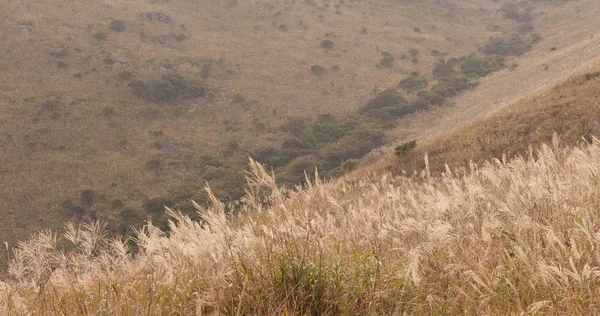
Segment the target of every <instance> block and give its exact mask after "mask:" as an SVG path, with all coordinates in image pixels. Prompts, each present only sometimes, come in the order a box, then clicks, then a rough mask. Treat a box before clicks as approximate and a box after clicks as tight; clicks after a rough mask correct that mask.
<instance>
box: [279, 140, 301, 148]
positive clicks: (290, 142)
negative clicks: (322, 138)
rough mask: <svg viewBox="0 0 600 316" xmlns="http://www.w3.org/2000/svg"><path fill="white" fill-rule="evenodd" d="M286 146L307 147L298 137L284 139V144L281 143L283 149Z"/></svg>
mask: <svg viewBox="0 0 600 316" xmlns="http://www.w3.org/2000/svg"><path fill="white" fill-rule="evenodd" d="M286 148H296V149H302V148H305V146H304V144H303V143H302V142H301V141H299V140H298V139H296V138H290V139H286V140H285V141H283V144H281V149H286Z"/></svg>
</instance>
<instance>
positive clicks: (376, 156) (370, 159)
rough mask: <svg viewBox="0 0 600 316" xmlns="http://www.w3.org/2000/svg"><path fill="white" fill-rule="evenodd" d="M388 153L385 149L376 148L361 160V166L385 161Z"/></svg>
mask: <svg viewBox="0 0 600 316" xmlns="http://www.w3.org/2000/svg"><path fill="white" fill-rule="evenodd" d="M387 154H388V153H387V151H386V150H385V149H383V148H375V149H373V150H371V151H370V152H369V153H368V154H366V155H365V156H364V157H363V158H362V159H361V160H360V165H361V166H366V165H370V164H372V163H375V162H377V161H379V160H381V159H383V158H384V157H385V156H387Z"/></svg>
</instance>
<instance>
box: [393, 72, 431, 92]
mask: <svg viewBox="0 0 600 316" xmlns="http://www.w3.org/2000/svg"><path fill="white" fill-rule="evenodd" d="M398 86H399V87H400V88H402V89H404V90H406V91H408V92H414V91H417V90H421V89H423V88H425V87H427V79H425V78H424V77H420V76H418V75H417V76H410V77H407V78H404V79H402V80H400V83H399V84H398Z"/></svg>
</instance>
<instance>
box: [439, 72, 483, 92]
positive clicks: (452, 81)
mask: <svg viewBox="0 0 600 316" xmlns="http://www.w3.org/2000/svg"><path fill="white" fill-rule="evenodd" d="M441 83H443V84H445V85H446V86H447V87H452V88H453V89H454V90H455V91H456V92H459V91H463V90H467V89H471V88H473V87H475V84H473V83H471V80H469V78H468V77H465V76H450V77H446V78H443V79H442V81H441Z"/></svg>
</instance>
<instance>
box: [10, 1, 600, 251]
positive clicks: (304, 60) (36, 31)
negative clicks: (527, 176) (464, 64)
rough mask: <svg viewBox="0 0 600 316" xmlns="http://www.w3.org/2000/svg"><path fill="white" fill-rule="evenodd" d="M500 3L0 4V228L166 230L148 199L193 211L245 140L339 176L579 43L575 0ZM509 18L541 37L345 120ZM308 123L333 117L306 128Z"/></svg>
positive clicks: (234, 186) (228, 181)
mask: <svg viewBox="0 0 600 316" xmlns="http://www.w3.org/2000/svg"><path fill="white" fill-rule="evenodd" d="M510 4H512V2H510V1H499V2H495V3H494V2H489V1H483V0H469V1H460V3H454V1H391V0H390V1H337V2H334V1H295V2H294V1H292V2H290V1H268V2H267V1H169V2H161V1H142V2H120V1H87V0H81V1H49V0H39V1H30V2H26V3H23V2H21V1H12V0H10V1H5V2H3V3H2V4H0V5H1V6H2V10H1V11H2V12H0V17H1V19H2V20H1V23H2V25H3V27H2V28H1V29H0V39H1V40H2V44H3V45H2V48H3V53H2V54H0V69H2V76H1V78H0V145H1V146H2V150H1V151H0V161H1V162H2V164H1V165H0V197H1V199H0V211H1V212H2V215H3V216H1V217H0V219H1V220H0V240H2V241H5V240H6V241H8V242H9V244H10V245H14V242H15V241H16V240H19V239H23V238H25V237H26V236H27V235H28V234H29V233H31V232H32V231H35V230H38V229H43V228H59V227H62V226H63V225H64V223H66V222H67V221H69V220H74V221H76V222H77V223H83V222H86V221H88V220H92V219H101V220H104V221H108V222H110V230H111V231H112V232H117V233H123V234H125V233H130V232H131V231H130V230H129V229H128V227H129V225H131V224H137V225H140V224H141V223H142V222H143V221H144V220H145V219H146V218H147V216H149V215H150V216H152V217H153V218H154V220H155V221H156V222H161V223H162V225H161V227H162V228H166V227H165V225H166V219H165V218H164V216H163V215H162V207H163V205H164V204H167V205H170V206H173V207H174V208H176V209H182V210H184V211H187V212H189V214H191V215H193V214H194V212H193V208H192V207H191V203H190V200H191V199H195V200H197V201H199V202H201V203H202V202H207V201H208V197H207V196H206V194H205V193H204V191H203V190H202V187H203V186H204V183H205V182H206V181H208V182H209V183H210V184H211V186H212V187H213V188H214V190H215V194H216V195H217V196H218V197H219V198H221V199H223V200H236V199H238V198H240V197H241V196H242V195H243V186H242V185H243V183H244V178H243V176H244V168H245V166H246V161H247V156H248V155H251V156H253V157H255V158H257V159H259V160H260V161H261V162H265V163H267V164H270V165H271V166H274V168H275V169H276V171H277V173H278V178H279V179H281V181H282V182H286V183H285V184H288V185H293V184H294V183H297V182H298V181H299V180H300V179H302V178H303V171H304V170H305V169H308V170H309V171H310V170H312V169H314V168H315V166H317V167H319V169H320V170H321V171H322V172H323V174H325V175H327V176H333V175H339V174H340V173H342V172H343V171H344V169H343V168H341V165H342V164H343V163H344V162H348V166H349V167H352V166H354V164H355V161H353V160H355V159H356V158H359V157H360V156H361V155H362V154H364V153H366V152H368V151H369V150H370V149H371V148H374V147H376V146H378V145H380V144H383V143H384V141H387V142H391V143H393V142H396V141H399V142H401V141H402V140H404V139H407V140H408V139H415V138H418V139H422V138H423V137H428V135H436V134H439V131H440V130H445V129H450V128H451V127H454V126H460V125H462V124H463V123H464V122H468V121H471V120H472V119H473V118H475V117H478V116H479V115H482V114H483V113H486V112H487V111H490V110H495V109H496V108H498V107H500V105H501V104H502V103H503V102H504V103H509V102H510V100H514V99H516V98H519V97H521V96H522V95H523V93H528V92H530V91H531V90H533V89H535V88H536V87H538V86H539V85H543V84H550V83H551V82H552V81H548V80H549V79H548V78H552V79H551V80H555V78H559V77H561V76H563V75H565V74H566V73H567V72H569V71H571V70H573V69H574V68H575V67H574V64H575V61H579V62H581V63H583V61H582V59H584V58H585V57H586V56H587V55H586V54H588V53H587V52H591V51H592V50H593V48H594V47H595V46H594V45H595V43H596V42H595V39H590V38H588V36H589V33H586V32H591V30H593V29H594V25H595V23H597V21H596V20H597V19H595V18H594V17H595V15H594V12H595V11H594V10H595V7H596V4H595V3H594V2H593V1H584V0H582V1H567V2H565V1H531V2H528V3H525V2H523V3H521V5H520V6H516V5H515V4H513V5H514V6H516V7H514V6H513V7H510V6H508V5H510ZM506 8H513V9H515V10H516V11H515V12H517V13H519V14H521V15H520V16H517V18H522V19H523V21H517V20H515V19H513V18H507V16H508V15H507V12H508V11H507V9H506ZM558 17H561V19H558ZM529 19H531V21H529ZM557 20H560V21H561V22H560V23H556V21H557ZM523 25H524V26H525V31H524V32H528V33H527V34H525V35H519V36H522V37H528V38H533V36H532V34H534V33H532V32H537V33H539V34H540V35H541V41H539V43H538V42H536V44H535V45H532V47H530V48H528V49H531V50H529V51H528V52H523V53H524V55H521V56H515V55H508V56H506V60H505V61H504V62H503V63H504V65H505V68H508V67H510V66H511V64H512V63H516V64H518V66H516V64H515V67H516V68H515V67H512V71H510V72H509V70H500V69H501V67H498V68H494V72H493V73H491V71H490V74H488V73H487V72H486V74H485V75H486V76H485V78H483V76H482V78H479V77H477V78H475V77H473V78H470V80H472V81H473V83H475V82H479V86H478V87H477V88H475V89H473V90H471V91H467V89H465V90H464V91H463V92H462V93H461V94H459V95H458V96H456V97H451V98H448V99H447V101H446V103H445V104H444V105H443V106H440V107H436V106H427V104H429V102H428V103H426V106H424V107H425V108H427V107H428V108H429V110H428V111H426V112H424V113H416V114H412V115H408V116H407V117H406V118H400V119H399V120H396V119H395V118H393V119H392V122H389V121H385V120H388V118H387V117H383V118H382V117H378V116H372V117H366V116H364V115H363V116H360V117H359V118H358V119H356V118H355V116H357V115H359V114H357V111H358V110H359V109H360V108H361V107H363V106H364V105H365V104H369V103H368V102H369V101H370V100H372V99H373V98H376V97H377V96H378V95H379V93H380V92H382V91H384V90H386V89H388V88H392V89H395V90H398V91H401V89H399V88H398V85H399V82H400V81H401V80H403V79H407V78H411V77H415V76H413V74H414V73H418V75H419V77H420V78H425V79H426V80H427V81H428V82H429V86H428V87H427V89H429V87H431V86H433V85H434V84H435V83H436V82H437V80H441V79H440V78H436V77H435V76H433V75H432V69H433V67H434V66H435V65H436V64H438V63H439V62H440V59H444V61H449V60H450V59H451V58H460V57H465V56H468V55H469V54H471V53H475V54H476V55H478V56H479V55H481V56H483V53H481V52H480V50H481V49H482V48H483V47H484V46H485V45H486V42H487V41H488V40H489V38H490V37H496V38H510V37H511V36H512V34H513V33H515V32H516V30H518V28H519V27H521V26H523ZM583 25H585V27H583ZM528 27H532V28H533V31H532V30H531V29H528ZM575 30H577V31H575ZM327 41H330V42H331V43H332V44H333V46H331V44H328V42H327ZM588 43H589V44H588ZM552 47H556V50H554V51H553V52H550V48H552ZM519 54H520V53H519ZM573 56H579V57H573ZM389 57H392V58H391V59H390V58H389ZM503 58H504V57H503ZM553 60H555V61H556V63H554V62H551V61H553ZM559 61H560V62H559ZM544 63H546V64H549V65H550V66H549V68H548V70H547V71H546V70H543V68H544V67H543V66H542V65H543V64H544ZM540 67H541V68H540ZM561 67H562V68H561ZM518 78H527V79H528V80H526V81H525V82H526V84H523V83H522V80H517V79H518ZM515 85H518V86H519V87H520V88H522V89H515ZM474 86H475V84H473V86H472V87H474ZM469 87H471V86H470V85H469ZM427 89H425V90H427ZM401 92H402V93H404V96H405V97H406V98H407V99H408V101H410V102H417V101H419V100H420V99H419V98H420V97H421V96H420V95H419V96H418V95H417V92H416V91H401ZM424 92H427V91H424ZM496 96H497V97H496ZM490 100H493V101H490ZM494 103H498V104H497V105H496V104H494ZM421 104H422V103H421ZM411 105H412V103H411ZM415 108H417V109H418V108H419V107H415ZM319 114H330V115H331V116H327V115H325V116H318V115H319ZM362 114H365V113H360V115H362ZM371 114H373V113H371ZM375 114H376V115H384V116H385V113H383V114H382V113H381V112H378V113H375ZM402 115H404V114H402ZM332 122H333V123H332ZM347 122H349V123H348V124H346V123H347ZM436 126H441V127H436ZM318 128H321V130H320V131H322V130H325V131H327V132H331V130H332V129H335V128H339V130H340V131H334V132H339V133H338V134H339V135H336V136H335V137H333V138H331V137H329V136H330V135H328V134H325V137H324V138H323V140H322V141H321V140H320V139H317V140H313V139H312V138H311V137H314V135H313V134H315V133H314V131H315V130H317V129H318ZM350 129H351V131H348V130H350ZM296 131H299V132H297V133H296ZM307 131H308V132H307ZM306 133H308V134H310V135H308V136H307V135H304V134H306ZM345 133H346V134H345ZM305 136H307V137H305ZM383 136H385V138H384V137H383ZM317 138H318V137H317ZM365 144H366V145H365ZM340 153H341V154H340ZM272 157H277V161H265V160H267V159H269V158H272Z"/></svg>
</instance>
